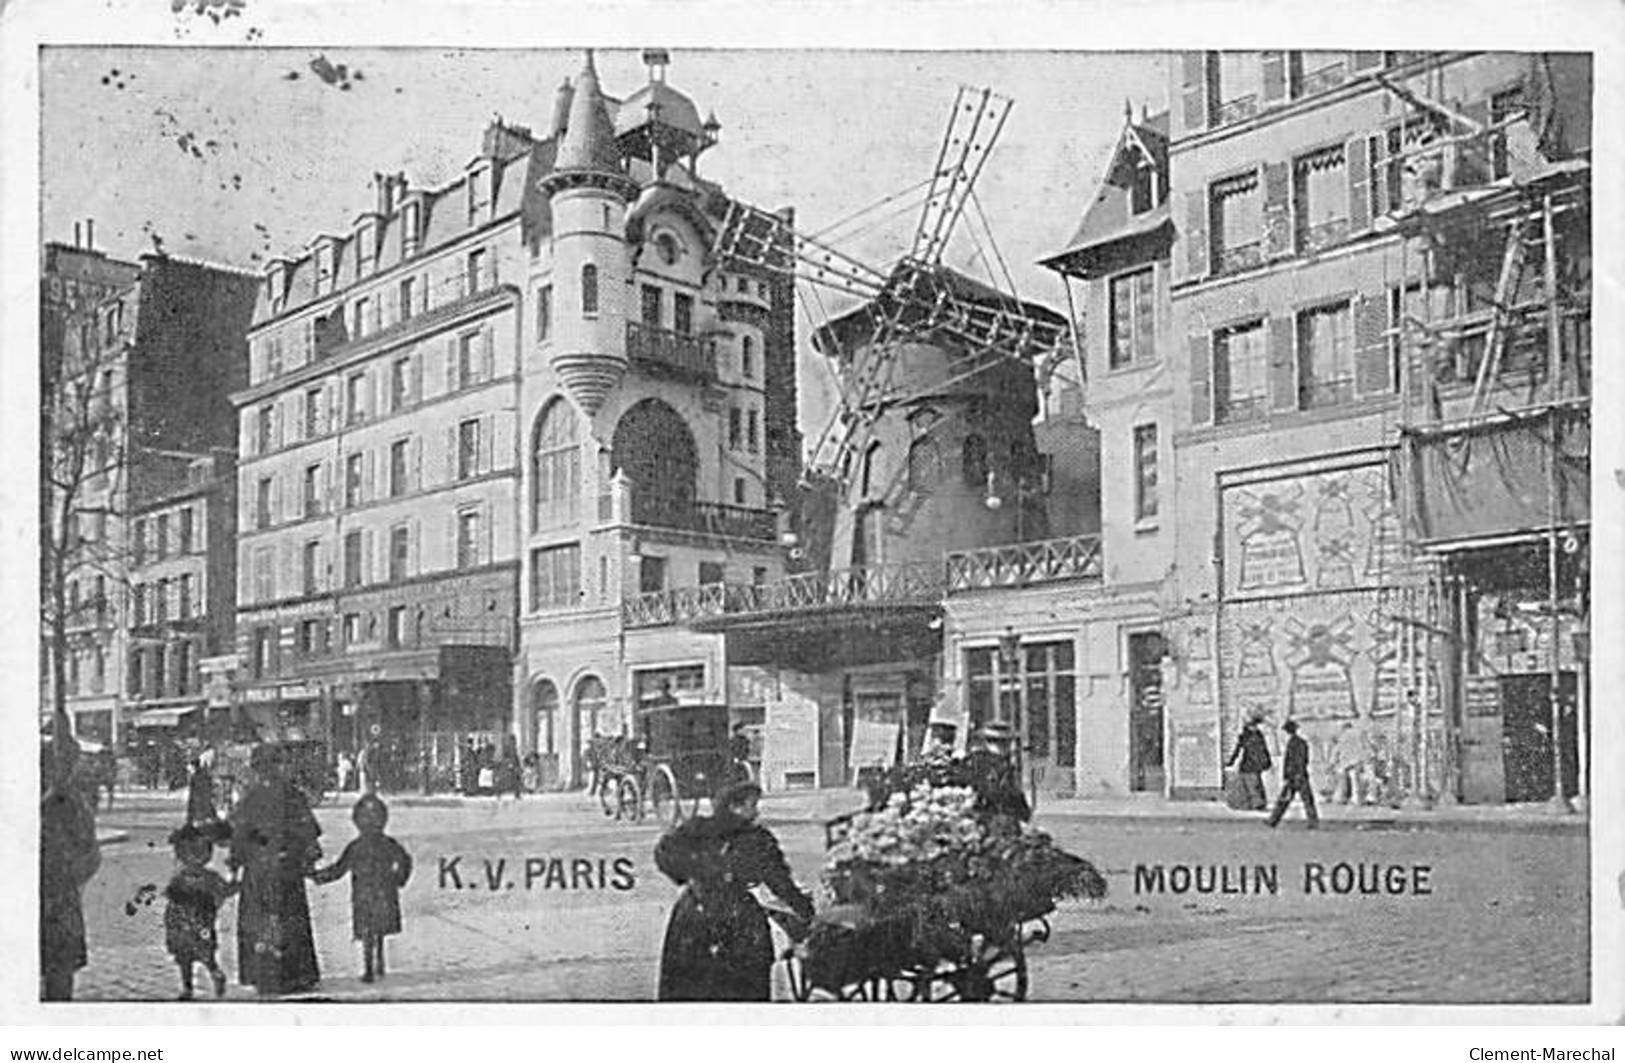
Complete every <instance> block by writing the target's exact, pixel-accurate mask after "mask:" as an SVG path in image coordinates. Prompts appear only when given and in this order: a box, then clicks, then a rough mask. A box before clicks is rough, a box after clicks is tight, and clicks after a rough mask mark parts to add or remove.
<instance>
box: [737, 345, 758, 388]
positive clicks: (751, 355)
mask: <svg viewBox="0 0 1625 1063" xmlns="http://www.w3.org/2000/svg"><path fill="white" fill-rule="evenodd" d="M739 374H740V375H741V376H743V377H744V378H745V379H746V380H750V379H752V378H754V377H755V376H756V340H755V339H753V338H752V337H750V336H746V337H745V338H744V339H742V340H740V341H739Z"/></svg>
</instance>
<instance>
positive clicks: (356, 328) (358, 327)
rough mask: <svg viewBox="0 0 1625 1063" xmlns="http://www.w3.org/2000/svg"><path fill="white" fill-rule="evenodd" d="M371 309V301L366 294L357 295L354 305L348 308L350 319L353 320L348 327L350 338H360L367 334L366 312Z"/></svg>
mask: <svg viewBox="0 0 1625 1063" xmlns="http://www.w3.org/2000/svg"><path fill="white" fill-rule="evenodd" d="M370 310H371V302H370V300H368V299H367V297H366V296H364V295H362V296H357V297H356V301H355V305H354V306H353V307H351V308H350V315H351V320H352V321H353V322H354V325H353V327H352V328H351V329H350V338H351V339H360V338H361V337H362V336H365V335H366V334H367V314H368V312H369V311H370Z"/></svg>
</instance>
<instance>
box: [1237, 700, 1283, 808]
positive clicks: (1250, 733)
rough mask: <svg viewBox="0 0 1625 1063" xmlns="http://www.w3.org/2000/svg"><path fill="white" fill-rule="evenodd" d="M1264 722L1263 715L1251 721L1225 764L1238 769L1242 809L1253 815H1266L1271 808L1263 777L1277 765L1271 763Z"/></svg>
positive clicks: (1244, 726) (1249, 719)
mask: <svg viewBox="0 0 1625 1063" xmlns="http://www.w3.org/2000/svg"><path fill="white" fill-rule="evenodd" d="M1263 719H1264V714H1263V713H1261V712H1254V713H1252V714H1251V715H1249V716H1248V717H1247V722H1246V724H1245V725H1243V726H1242V728H1241V734H1240V735H1238V736H1237V737H1236V748H1235V749H1234V750H1233V751H1231V753H1230V759H1229V760H1227V761H1225V767H1227V768H1228V767H1231V766H1232V765H1234V766H1235V769H1236V779H1237V782H1238V785H1239V786H1240V787H1241V807H1242V808H1245V809H1247V810H1248V811H1252V812H1262V811H1263V810H1264V809H1266V808H1268V807H1269V795H1268V794H1266V793H1265V792H1264V778H1263V776H1264V773H1265V772H1266V771H1269V770H1270V766H1271V765H1272V764H1273V763H1274V761H1272V760H1271V759H1270V747H1269V743H1267V742H1265V741H1264V732H1263V731H1262V730H1261V729H1260V728H1259V726H1258V725H1259V723H1260V722H1261V721H1262V720H1263Z"/></svg>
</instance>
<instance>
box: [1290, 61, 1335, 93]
mask: <svg viewBox="0 0 1625 1063" xmlns="http://www.w3.org/2000/svg"><path fill="white" fill-rule="evenodd" d="M1292 58H1293V60H1294V63H1293V66H1294V68H1295V69H1294V71H1293V79H1292V80H1293V89H1292V95H1293V96H1308V95H1311V94H1313V93H1316V92H1324V91H1326V90H1327V89H1330V88H1336V87H1337V86H1338V85H1341V84H1342V83H1343V81H1344V79H1345V78H1346V77H1347V74H1348V53H1347V52H1297V53H1295V54H1294V55H1293V56H1292Z"/></svg>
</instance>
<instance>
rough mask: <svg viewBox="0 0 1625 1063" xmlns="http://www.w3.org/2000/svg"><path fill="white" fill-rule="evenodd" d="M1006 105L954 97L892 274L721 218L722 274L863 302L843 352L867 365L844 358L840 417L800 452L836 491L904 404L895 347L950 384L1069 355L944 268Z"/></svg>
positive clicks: (1052, 336)
mask: <svg viewBox="0 0 1625 1063" xmlns="http://www.w3.org/2000/svg"><path fill="white" fill-rule="evenodd" d="M1011 103H1012V101H1011V100H1010V99H1009V98H1007V97H1004V96H1000V95H998V94H996V93H994V92H993V91H991V90H990V89H976V88H971V87H968V86H961V87H960V89H959V91H958V94H957V96H956V97H955V100H954V106H953V110H952V112H951V113H950V116H949V120H948V126H947V129H946V131H945V132H944V134H943V137H942V142H941V146H940V148H939V150H938V153H937V160H936V165H935V167H934V169H933V170H932V172H931V176H930V180H929V182H928V183H929V190H928V192H927V194H926V197H925V201H924V204H923V207H922V209H921V212H920V217H919V220H918V222H917V224H916V225H915V229H914V236H913V239H912V241H911V245H910V249H909V252H908V253H907V254H906V255H904V256H903V257H902V259H901V260H900V261H899V262H898V263H897V264H896V265H895V266H894V267H893V268H892V269H891V270H890V271H883V270H880V269H877V268H875V267H873V266H871V265H869V264H867V263H865V262H863V261H861V260H859V259H858V258H856V257H854V256H852V255H850V254H847V253H846V252H844V251H841V250H840V249H838V248H836V247H834V246H832V245H831V244H829V243H826V242H824V241H821V240H819V239H817V238H815V237H811V236H807V235H804V234H802V233H798V232H794V231H793V230H791V229H790V227H789V226H788V224H787V223H786V222H785V220H784V219H783V218H781V217H779V216H778V215H775V214H770V213H768V212H766V211H762V210H759V209H756V208H754V207H750V206H748V205H746V204H743V203H739V202H732V201H730V202H729V203H728V204H727V205H726V207H725V208H724V209H723V211H722V215H723V220H722V222H721V224H720V226H719V227H718V230H717V235H716V240H715V243H714V251H715V253H716V255H717V258H718V260H719V261H720V262H722V263H724V264H737V265H745V266H749V267H755V268H758V269H766V270H770V271H773V272H777V273H780V274H785V275H791V276H794V277H795V278H796V279H798V280H803V281H807V282H809V283H811V284H816V285H820V286H822V287H824V288H828V289H832V290H834V291H837V292H840V293H842V294H845V295H849V296H856V297H857V298H859V299H861V300H863V308H862V314H863V316H864V320H865V323H866V324H869V328H868V329H867V330H866V332H867V340H866V341H865V342H861V343H858V344H855V345H854V347H853V350H854V352H855V351H856V350H862V351H864V352H865V356H864V357H862V358H858V357H856V355H855V353H853V354H852V356H851V357H850V362H849V369H848V372H846V373H844V374H841V375H840V376H839V378H838V379H839V382H840V412H839V414H838V415H837V416H836V417H834V418H832V419H831V420H830V423H829V426H828V428H827V429H826V430H825V431H824V433H823V434H822V436H821V437H820V438H819V439H818V440H817V441H816V442H815V443H814V445H813V446H812V447H811V448H810V453H811V464H812V466H813V467H814V468H815V469H817V470H819V471H824V472H828V473H830V474H832V475H834V476H836V477H837V479H838V480H839V481H842V482H843V483H844V481H845V480H846V479H848V477H849V476H850V471H851V470H850V465H851V458H852V456H853V455H854V454H859V453H862V452H863V451H864V449H865V447H866V446H868V442H869V439H870V436H871V433H872V431H873V427H874V425H875V423H876V422H877V420H878V419H879V418H880V417H881V416H882V415H883V414H884V413H885V412H886V411H887V410H888V409H889V408H892V407H894V406H896V405H897V404H898V403H899V402H902V401H906V399H907V396H906V395H903V394H899V393H898V392H897V391H896V390H895V388H894V378H895V376H896V370H897V368H898V354H899V350H900V345H901V344H903V343H908V342H922V343H934V344H937V345H939V346H942V347H945V348H948V349H951V350H952V351H954V352H955V353H954V355H953V358H952V363H951V368H952V370H953V372H954V373H955V375H956V376H958V377H960V378H963V377H965V376H968V375H974V374H976V373H979V372H983V371H985V370H986V369H988V368H990V367H993V366H996V365H998V364H1000V362H1001V361H1003V360H1007V359H1013V360H1015V361H1017V362H1020V363H1023V364H1025V365H1028V366H1037V367H1039V369H1040V371H1043V370H1044V369H1045V368H1046V367H1049V366H1053V364H1054V363H1055V362H1056V360H1058V358H1060V357H1063V356H1064V353H1065V351H1066V349H1067V347H1068V344H1069V330H1068V326H1067V324H1066V322H1065V321H1064V320H1063V319H1061V318H1060V317H1059V316H1057V315H1054V314H1046V313H1044V312H1042V311H1041V310H1040V308H1036V307H1032V306H1030V305H1027V304H1023V303H1021V302H1020V301H1019V300H1017V298H1016V297H1015V296H1014V295H1013V294H1007V293H1005V292H1002V291H1000V290H998V289H997V288H993V287H989V286H986V285H983V284H981V283H979V282H977V281H973V280H971V279H970V278H968V277H966V276H964V275H963V274H960V273H957V272H955V271H954V270H951V269H949V268H948V267H946V266H944V265H943V255H944V253H945V251H946V250H947V247H948V243H949V240H950V238H951V237H952V235H953V233H954V230H955V226H956V225H957V223H958V222H959V219H960V217H961V216H962V215H963V214H964V212H965V208H966V206H967V204H970V203H971V202H972V196H973V192H974V189H975V185H976V180H977V178H978V177H979V175H980V174H981V172H982V169H983V167H984V166H985V165H986V163H987V159H988V156H989V155H990V154H991V152H992V150H993V147H994V144H995V143H996V141H997V140H998V137H999V133H1000V131H1001V130H1002V129H1003V127H1004V123H1005V119H1006V118H1007V117H1008V115H1009V112H1010V107H1011ZM1007 283H1008V280H1007ZM826 353H829V352H826Z"/></svg>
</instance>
